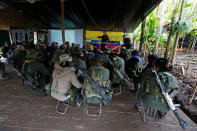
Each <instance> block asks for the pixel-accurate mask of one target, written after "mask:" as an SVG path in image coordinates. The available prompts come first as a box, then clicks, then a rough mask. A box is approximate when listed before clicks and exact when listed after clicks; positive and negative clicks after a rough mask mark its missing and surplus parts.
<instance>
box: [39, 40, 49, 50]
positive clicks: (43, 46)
mask: <svg viewBox="0 0 197 131" xmlns="http://www.w3.org/2000/svg"><path fill="white" fill-rule="evenodd" d="M40 47H41V48H42V49H43V50H45V49H46V48H47V46H46V44H45V43H43V42H42V43H40Z"/></svg>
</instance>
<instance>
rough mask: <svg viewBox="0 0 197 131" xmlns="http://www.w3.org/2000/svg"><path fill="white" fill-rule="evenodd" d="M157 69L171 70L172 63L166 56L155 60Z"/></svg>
mask: <svg viewBox="0 0 197 131" xmlns="http://www.w3.org/2000/svg"><path fill="white" fill-rule="evenodd" d="M155 69H156V70H157V71H159V72H165V71H171V70H172V65H171V63H170V62H169V61H168V60H167V59H165V58H159V59H157V60H156V61H155Z"/></svg>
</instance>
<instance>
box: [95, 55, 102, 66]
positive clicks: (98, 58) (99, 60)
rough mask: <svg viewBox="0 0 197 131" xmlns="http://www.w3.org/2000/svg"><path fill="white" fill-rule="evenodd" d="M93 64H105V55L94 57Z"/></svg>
mask: <svg viewBox="0 0 197 131" xmlns="http://www.w3.org/2000/svg"><path fill="white" fill-rule="evenodd" d="M93 65H103V57H102V56H101V55H97V56H95V57H94V59H93Z"/></svg>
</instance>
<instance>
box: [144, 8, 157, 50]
mask: <svg viewBox="0 0 197 131" xmlns="http://www.w3.org/2000/svg"><path fill="white" fill-rule="evenodd" d="M157 23H158V19H157V17H156V16H155V15H154V12H151V13H150V14H149V15H148V19H147V22H146V31H145V34H146V39H147V42H148V43H149V44H150V46H149V48H151V49H152V48H153V47H154V44H155V43H156V40H157V39H158V38H159V36H158V35H157V34H156V29H157V28H156V26H157Z"/></svg>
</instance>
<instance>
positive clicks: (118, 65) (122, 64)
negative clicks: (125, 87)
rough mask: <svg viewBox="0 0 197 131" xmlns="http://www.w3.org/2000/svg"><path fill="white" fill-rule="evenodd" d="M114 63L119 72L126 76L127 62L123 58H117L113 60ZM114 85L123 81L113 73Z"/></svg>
mask: <svg viewBox="0 0 197 131" xmlns="http://www.w3.org/2000/svg"><path fill="white" fill-rule="evenodd" d="M112 62H113V63H114V65H115V67H116V68H117V69H118V71H119V72H120V73H121V74H122V75H123V76H124V74H125V61H124V59H122V58H121V57H118V56H115V57H113V59H112ZM111 81H112V83H114V84H120V83H121V79H120V78H119V77H118V76H117V75H116V74H115V73H112V80H111Z"/></svg>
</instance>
